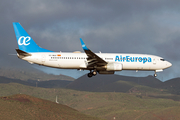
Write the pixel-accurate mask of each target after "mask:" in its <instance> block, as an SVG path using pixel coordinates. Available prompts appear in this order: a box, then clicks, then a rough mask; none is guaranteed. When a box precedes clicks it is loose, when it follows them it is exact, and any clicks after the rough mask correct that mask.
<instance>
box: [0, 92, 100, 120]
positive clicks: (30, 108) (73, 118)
mask: <svg viewBox="0 0 180 120" xmlns="http://www.w3.org/2000/svg"><path fill="white" fill-rule="evenodd" d="M0 106H1V109H0V119H1V120H5V119H11V120H12V119H13V120H19V119H26V120H30V119H32V120H37V119H41V120H50V119H58V120H98V119H97V118H94V117H90V116H88V115H84V114H82V113H80V112H78V111H77V110H75V109H72V108H70V107H68V106H65V105H61V104H56V103H54V102H51V101H47V100H43V99H39V98H35V97H32V96H28V95H23V94H17V95H13V96H8V97H1V98H0Z"/></svg>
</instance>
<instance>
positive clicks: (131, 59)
mask: <svg viewBox="0 0 180 120" xmlns="http://www.w3.org/2000/svg"><path fill="white" fill-rule="evenodd" d="M30 54H31V56H27V57H21V56H19V58H21V59H23V60H26V61H28V62H30V63H35V64H39V65H44V66H48V67H54V68H61V69H84V70H88V68H87V55H86V54H85V53H66V52H63V53H61V52H45V53H44V52H40V53H30ZM96 55H98V56H99V57H100V58H102V59H103V60H105V61H106V62H108V63H121V64H122V70H147V71H152V70H154V71H161V70H163V69H166V68H168V67H170V66H171V65H172V64H171V63H170V62H168V61H165V60H164V59H163V58H161V57H158V56H154V55H146V54H121V53H96ZM101 69H102V68H101Z"/></svg>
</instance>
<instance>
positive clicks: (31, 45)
mask: <svg viewBox="0 0 180 120" xmlns="http://www.w3.org/2000/svg"><path fill="white" fill-rule="evenodd" d="M13 27H14V31H15V35H16V39H17V43H18V46H19V49H20V50H22V51H24V52H27V53H32V52H53V51H50V50H46V49H44V48H41V47H39V46H38V45H37V44H36V43H35V42H34V40H33V39H32V38H31V37H30V36H29V34H28V33H27V32H26V31H25V30H24V28H23V27H22V26H21V25H20V23H17V22H13Z"/></svg>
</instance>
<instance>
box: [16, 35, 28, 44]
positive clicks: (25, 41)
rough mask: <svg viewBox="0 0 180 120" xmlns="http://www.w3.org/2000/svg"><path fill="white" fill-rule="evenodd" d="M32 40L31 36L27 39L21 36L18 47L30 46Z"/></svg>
mask: <svg viewBox="0 0 180 120" xmlns="http://www.w3.org/2000/svg"><path fill="white" fill-rule="evenodd" d="M30 40H31V37H29V36H27V37H25V36H21V37H19V39H18V45H26V46H27V45H29V44H30V42H29V41H30Z"/></svg>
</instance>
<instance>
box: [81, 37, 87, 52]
mask: <svg viewBox="0 0 180 120" xmlns="http://www.w3.org/2000/svg"><path fill="white" fill-rule="evenodd" d="M80 41H81V45H82V48H83V50H89V49H88V48H87V47H86V45H85V43H84V42H83V40H82V38H80Z"/></svg>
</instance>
